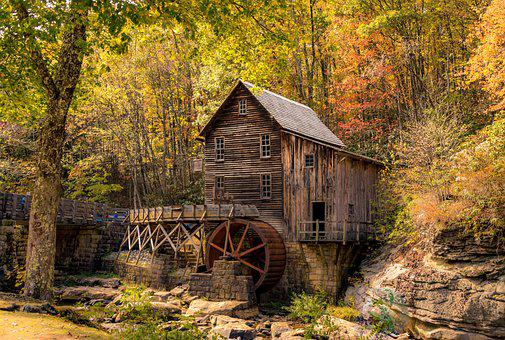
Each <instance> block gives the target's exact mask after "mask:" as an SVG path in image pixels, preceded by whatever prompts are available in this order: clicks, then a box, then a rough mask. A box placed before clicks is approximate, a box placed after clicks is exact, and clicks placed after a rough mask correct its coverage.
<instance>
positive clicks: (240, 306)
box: [186, 299, 259, 319]
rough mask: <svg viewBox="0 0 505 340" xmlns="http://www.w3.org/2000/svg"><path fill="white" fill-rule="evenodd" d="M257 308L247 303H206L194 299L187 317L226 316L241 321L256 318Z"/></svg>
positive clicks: (205, 301) (206, 301)
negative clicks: (240, 319)
mask: <svg viewBox="0 0 505 340" xmlns="http://www.w3.org/2000/svg"><path fill="white" fill-rule="evenodd" d="M258 313H259V310H258V307H257V306H255V305H251V304H250V303H249V302H247V301H231V300H230V301H208V300H203V299H196V300H194V301H192V302H191V303H190V304H189V308H188V310H187V311H186V314H188V315H200V316H202V315H216V314H217V315H227V316H233V317H237V318H242V319H250V318H252V317H255V316H257V315H258Z"/></svg>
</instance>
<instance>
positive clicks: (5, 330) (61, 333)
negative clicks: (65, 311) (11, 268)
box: [0, 293, 111, 340]
mask: <svg viewBox="0 0 505 340" xmlns="http://www.w3.org/2000/svg"><path fill="white" fill-rule="evenodd" d="M12 303H17V304H23V303H30V305H39V304H41V302H40V301H37V300H32V299H26V298H23V297H20V296H19V295H14V294H8V293H0V308H5V307H7V306H10V305H12ZM110 338H111V336H110V335H109V334H108V333H105V332H102V331H100V330H98V329H95V328H91V327H86V326H81V325H76V324H74V323H72V322H70V321H68V320H65V319H63V318H59V317H55V316H50V315H43V314H35V313H24V312H17V311H16V312H7V311H2V310H0V339H6V340H14V339H16V340H17V339H23V340H25V339H37V340H39V339H40V340H49V339H110Z"/></svg>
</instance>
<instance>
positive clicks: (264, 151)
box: [260, 134, 270, 158]
mask: <svg viewBox="0 0 505 340" xmlns="http://www.w3.org/2000/svg"><path fill="white" fill-rule="evenodd" d="M260 149H261V150H260V152H261V158H269V157H270V135H269V134H264V135H261V148H260Z"/></svg>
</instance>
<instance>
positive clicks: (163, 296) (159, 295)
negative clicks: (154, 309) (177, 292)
mask: <svg viewBox="0 0 505 340" xmlns="http://www.w3.org/2000/svg"><path fill="white" fill-rule="evenodd" d="M171 297H172V295H171V294H170V292H167V291H164V290H161V291H157V292H154V293H153V295H152V296H151V300H152V301H167V300H168V299H170V298H171Z"/></svg>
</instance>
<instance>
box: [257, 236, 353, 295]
mask: <svg viewBox="0 0 505 340" xmlns="http://www.w3.org/2000/svg"><path fill="white" fill-rule="evenodd" d="M285 246H286V270H285V272H284V275H283V277H282V279H281V281H280V282H279V283H278V284H277V286H276V287H274V289H273V290H271V291H270V292H267V293H266V294H264V295H262V299H265V300H267V299H271V298H273V299H275V298H276V299H279V297H286V296H289V295H291V294H292V293H293V292H301V291H307V292H312V293H313V292H316V291H317V290H324V291H325V292H326V293H328V294H329V295H330V296H333V297H337V296H338V295H340V294H342V289H343V288H344V287H345V284H346V281H347V276H348V274H349V272H350V271H351V270H352V269H353V267H354V266H355V265H356V260H357V258H358V256H359V255H360V252H361V251H362V247H361V246H360V245H355V244H347V245H343V244H337V243H320V244H313V243H301V242H286V243H285Z"/></svg>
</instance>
